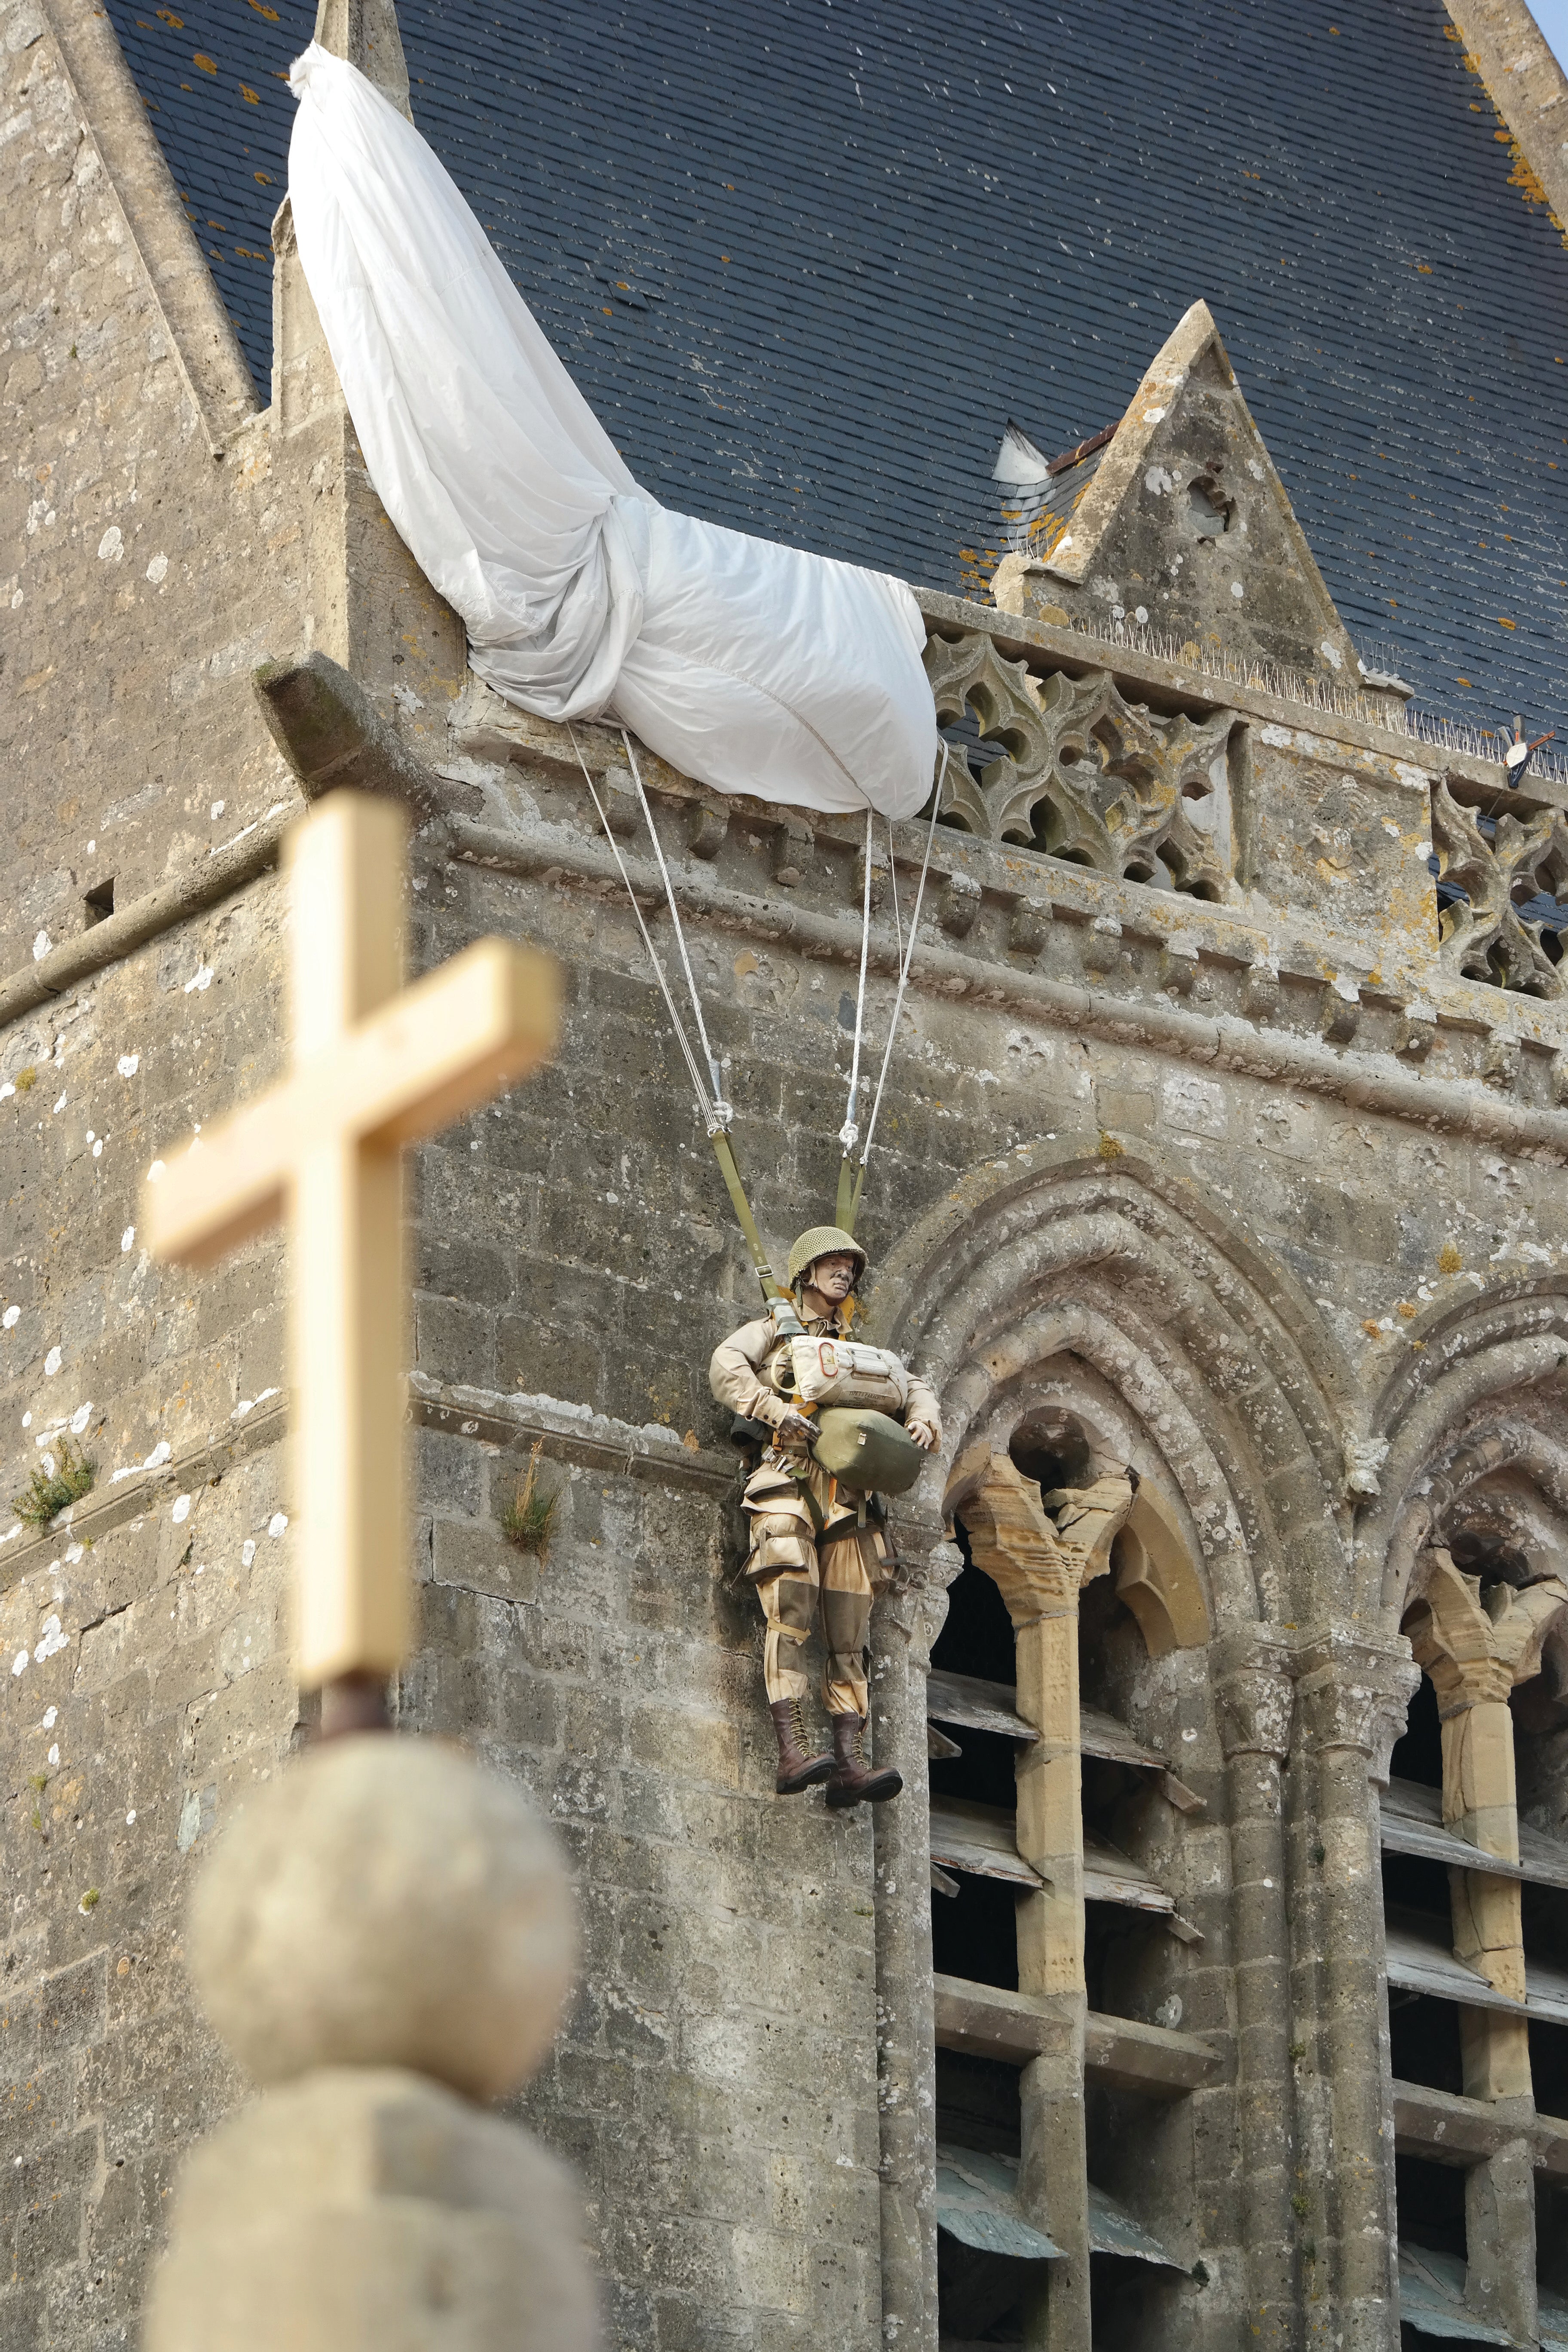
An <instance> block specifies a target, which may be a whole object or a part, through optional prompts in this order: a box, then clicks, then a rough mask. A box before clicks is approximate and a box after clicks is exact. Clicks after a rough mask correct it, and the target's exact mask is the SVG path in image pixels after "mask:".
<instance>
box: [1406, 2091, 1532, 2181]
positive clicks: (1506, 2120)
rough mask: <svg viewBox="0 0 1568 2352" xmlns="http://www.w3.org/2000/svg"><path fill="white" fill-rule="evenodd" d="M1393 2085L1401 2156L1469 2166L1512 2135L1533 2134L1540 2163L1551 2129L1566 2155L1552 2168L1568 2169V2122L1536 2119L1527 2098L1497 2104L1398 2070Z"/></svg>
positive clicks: (1527, 2136)
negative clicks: (1406, 2077)
mask: <svg viewBox="0 0 1568 2352" xmlns="http://www.w3.org/2000/svg"><path fill="white" fill-rule="evenodd" d="M1393 2088H1394V2147H1396V2148H1397V2149H1398V2151H1399V2153H1400V2155H1401V2156H1407V2155H1408V2156H1425V2157H1427V2158H1431V2160H1432V2161H1433V2162H1435V2163H1436V2164H1452V2165H1458V2166H1459V2167H1461V2168H1464V2169H1467V2170H1468V2168H1469V2167H1470V2166H1471V2165H1475V2164H1479V2163H1482V2162H1483V2161H1484V2160H1485V2159H1486V2158H1488V2157H1490V2156H1496V2154H1497V2153H1498V2150H1499V2149H1500V2148H1502V2147H1508V2145H1509V2144H1510V2141H1513V2140H1517V2139H1531V2138H1533V2139H1535V2140H1536V2141H1537V2143H1538V2147H1537V2155H1536V2162H1537V2163H1538V2164H1541V2163H1542V2162H1543V2158H1542V2154H1541V2152H1540V2146H1541V2140H1542V2134H1543V2133H1550V2134H1552V2135H1553V2136H1554V2143H1553V2144H1554V2145H1556V2146H1558V2147H1561V2149H1562V2156H1561V2161H1560V2163H1559V2164H1557V2165H1550V2166H1549V2167H1548V2168H1550V2169H1552V2170H1557V2169H1563V2170H1568V2124H1553V2123H1552V2121H1551V2119H1550V2117H1546V2116H1542V2118H1541V2119H1540V2120H1539V2122H1538V2121H1537V2119H1536V2118H1535V2116H1533V2115H1532V2114H1531V2113H1530V2112H1529V2108H1528V2102H1526V2101H1523V2100H1515V2099H1509V2100H1503V2101H1501V2102H1499V2103H1497V2104H1494V2103H1492V2102H1491V2101H1489V2100H1486V2099H1465V2098H1460V2097H1459V2096H1458V2094H1457V2093H1455V2092H1452V2091H1434V2090H1432V2089H1430V2088H1428V2086H1427V2085H1426V2084H1424V2083H1402V2082H1401V2081H1400V2080H1399V2079H1398V2077H1397V2076H1396V2077H1395V2078H1394V2085H1393Z"/></svg>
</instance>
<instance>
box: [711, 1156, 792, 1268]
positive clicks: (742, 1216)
mask: <svg viewBox="0 0 1568 2352" xmlns="http://www.w3.org/2000/svg"><path fill="white" fill-rule="evenodd" d="M709 1140H710V1142H711V1144H712V1146H713V1157H714V1158H715V1160H717V1161H718V1162H719V1173H720V1174H721V1176H722V1177H723V1179H724V1189H725V1191H726V1192H728V1193H729V1195H730V1202H731V1207H732V1208H733V1209H734V1212H735V1216H736V1220H737V1222H738V1223H739V1224H740V1228H741V1231H742V1233H743V1234H745V1236H746V1246H747V1248H748V1249H749V1250H750V1251H751V1253H752V1265H754V1266H755V1267H756V1269H757V1280H758V1281H759V1282H760V1283H761V1284H762V1286H763V1297H764V1298H769V1299H772V1298H784V1297H788V1295H789V1294H788V1293H787V1291H785V1290H784V1287H783V1286H782V1285H781V1284H780V1281H779V1278H778V1276H777V1275H776V1274H775V1273H774V1272H773V1265H772V1262H771V1260H770V1259H769V1256H768V1254H767V1251H766V1250H765V1249H764V1247H763V1237H762V1235H761V1234H760V1233H759V1232H758V1231H757V1221H756V1219H755V1217H753V1216H752V1204H751V1202H749V1201H748V1200H747V1198H746V1188H745V1186H744V1184H743V1183H742V1181H741V1171H740V1169H739V1167H738V1166H737V1165H736V1161H735V1152H734V1147H733V1145H732V1144H731V1141H730V1139H729V1137H728V1135H727V1134H726V1133H725V1132H724V1129H722V1128H714V1129H712V1131H711V1133H710V1138H709Z"/></svg>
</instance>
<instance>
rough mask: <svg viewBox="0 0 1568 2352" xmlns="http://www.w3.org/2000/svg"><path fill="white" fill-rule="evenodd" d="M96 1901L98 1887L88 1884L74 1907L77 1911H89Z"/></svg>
mask: <svg viewBox="0 0 1568 2352" xmlns="http://www.w3.org/2000/svg"><path fill="white" fill-rule="evenodd" d="M97 1901H98V1889H97V1887H96V1886H89V1888H88V1890H87V1893H86V1894H85V1895H83V1896H82V1898H81V1901H80V1902H79V1904H78V1905H77V1906H76V1907H77V1909H78V1910H79V1911H90V1910H91V1909H92V1907H93V1906H94V1905H95V1904H96V1903H97Z"/></svg>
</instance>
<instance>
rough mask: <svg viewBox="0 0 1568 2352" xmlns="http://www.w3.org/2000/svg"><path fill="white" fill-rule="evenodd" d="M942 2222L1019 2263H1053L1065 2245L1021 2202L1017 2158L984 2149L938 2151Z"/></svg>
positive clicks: (956, 2234) (952, 2233)
mask: <svg viewBox="0 0 1568 2352" xmlns="http://www.w3.org/2000/svg"><path fill="white" fill-rule="evenodd" d="M936 2225H937V2228H938V2229H939V2230H945V2231H947V2233H948V2235H949V2237H952V2238H959V2239H962V2241H963V2243H964V2244H965V2245H966V2246H973V2247H974V2248H976V2250H977V2251H978V2252H981V2253H983V2254H1006V2255H1009V2256H1011V2257H1012V2259H1013V2260H1014V2261H1016V2262H1026V2263H1052V2262H1059V2261H1061V2259H1062V2249H1061V2247H1060V2246H1058V2244H1057V2243H1056V2241H1055V2240H1054V2239H1052V2238H1048V2237H1047V2235H1046V2232H1045V2231H1043V2230H1041V2229H1038V2228H1037V2226H1036V2225H1035V2223H1034V2222H1033V2221H1026V2220H1025V2218H1024V2214H1023V2211H1022V2209H1021V2208H1020V2206H1019V2203H1018V2164H1017V2159H1016V2157H1007V2156H990V2155H987V2154H985V2153H984V2152H983V2151H982V2150H980V2149H978V2148H971V2147H949V2146H948V2145H946V2144H945V2143H943V2144H942V2145H941V2146H939V2147H938V2148H937V2151H936Z"/></svg>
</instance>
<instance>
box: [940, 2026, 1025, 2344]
mask: <svg viewBox="0 0 1568 2352" xmlns="http://www.w3.org/2000/svg"><path fill="white" fill-rule="evenodd" d="M936 2138H937V2145H938V2147H946V2148H951V2149H952V2150H953V2151H954V2153H955V2154H956V2155H958V2156H959V2157H960V2158H962V2152H963V2150H965V2149H970V2148H973V2149H978V2150H979V2151H980V2152H981V2154H982V2155H984V2156H1001V2157H1009V2158H1014V2159H1015V2160H1016V2158H1017V2155H1018V2150H1019V2114H1018V2076H1017V2073H1016V2070H1015V2069H1014V2068H1013V2067H1011V2066H1004V2065H999V2064H998V2063H996V2062H995V2061H994V2059H988V2058H974V2057H971V2056H970V2054H969V2053H968V2052H967V2051H957V2050H939V2051H938V2052H937V2053H936ZM936 2263H937V2270H936V2280H937V2332H938V2336H939V2338H940V2341H941V2344H942V2347H957V2346H960V2345H964V2346H968V2345H979V2344H997V2345H1001V2344H1022V2342H1023V2341H1024V2328H1023V2314H1024V2311H1025V2309H1026V2306H1027V2305H1029V2304H1030V2303H1032V2302H1033V2301H1034V2300H1035V2299H1036V2298H1037V2295H1038V2294H1039V2292H1040V2290H1041V2288H1042V2287H1043V2285H1044V2284H1045V2279H1044V2275H1043V2273H1044V2271H1045V2265H1044V2264H1043V2263H1030V2262H1020V2261H1018V2260H1016V2258H1014V2257H1011V2256H1009V2255H1005V2254H996V2253H990V2252H985V2251H984V2250H983V2249H982V2248H980V2247H977V2246H970V2245H966V2244H965V2243H963V2241H962V2240H960V2239H958V2238H955V2237H953V2236H952V2235H951V2234H950V2232H949V2231H946V2230H939V2231H938V2232H937V2250H936Z"/></svg>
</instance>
